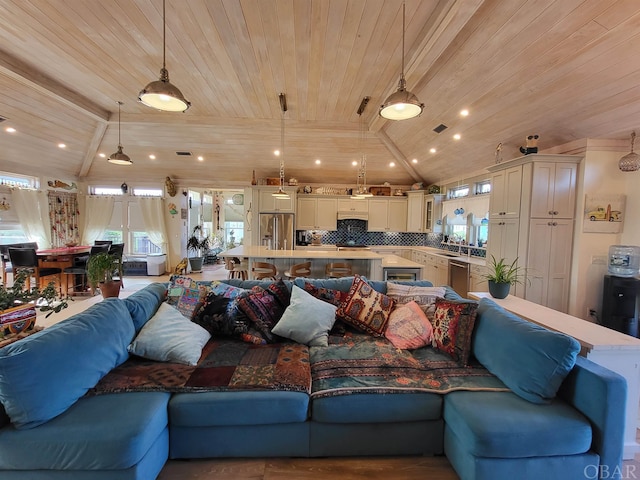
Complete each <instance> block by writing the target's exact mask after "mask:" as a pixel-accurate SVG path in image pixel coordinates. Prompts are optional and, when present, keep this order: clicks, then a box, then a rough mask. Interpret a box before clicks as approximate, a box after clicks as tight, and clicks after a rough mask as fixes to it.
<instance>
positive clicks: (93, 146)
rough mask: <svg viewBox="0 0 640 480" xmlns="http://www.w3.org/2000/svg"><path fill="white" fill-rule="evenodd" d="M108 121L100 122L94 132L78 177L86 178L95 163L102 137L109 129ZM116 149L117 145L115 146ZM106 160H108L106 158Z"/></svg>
mask: <svg viewBox="0 0 640 480" xmlns="http://www.w3.org/2000/svg"><path fill="white" fill-rule="evenodd" d="M107 125H108V124H107V123H106V122H99V123H98V124H97V125H96V129H95V131H94V132H93V137H91V142H90V143H89V146H88V147H87V151H86V152H85V155H84V158H83V159H82V165H81V167H80V172H79V173H78V177H80V178H84V177H86V176H87V175H88V174H89V170H91V165H93V161H94V160H95V158H96V155H97V154H98V148H99V147H100V144H101V143H102V139H103V138H104V134H105V132H106V131H107ZM114 149H115V147H114ZM105 161H106V160H105Z"/></svg>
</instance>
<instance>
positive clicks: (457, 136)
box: [453, 133, 462, 140]
mask: <svg viewBox="0 0 640 480" xmlns="http://www.w3.org/2000/svg"><path fill="white" fill-rule="evenodd" d="M461 138H462V135H460V134H459V133H456V134H455V135H454V136H453V139H454V140H460V139H461Z"/></svg>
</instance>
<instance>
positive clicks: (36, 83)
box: [0, 50, 110, 122]
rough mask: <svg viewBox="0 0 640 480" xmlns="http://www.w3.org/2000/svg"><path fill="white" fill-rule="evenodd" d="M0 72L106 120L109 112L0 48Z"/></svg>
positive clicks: (91, 115) (90, 114)
mask: <svg viewBox="0 0 640 480" xmlns="http://www.w3.org/2000/svg"><path fill="white" fill-rule="evenodd" d="M0 73H1V74H4V75H6V76H7V77H10V78H12V79H14V80H15V81H17V82H19V83H21V84H22V85H25V86H27V87H29V88H32V89H34V90H37V91H38V92H39V93H42V94H44V95H47V96H49V97H51V98H55V99H56V100H58V101H60V102H62V103H64V104H65V105H67V106H69V107H71V108H73V109H75V110H78V111H80V112H83V113H85V114H87V115H88V116H89V117H91V118H92V119H94V120H97V121H99V122H106V121H107V120H108V119H109V115H110V112H109V111H108V110H105V109H103V108H101V107H100V106H98V105H96V104H95V103H93V102H91V101H90V100H88V99H86V98H85V97H82V96H81V95H78V94H77V93H76V92H73V91H71V90H69V89H68V88H67V87H65V86H64V85H62V84H60V83H59V82H57V81H55V80H53V79H52V78H49V77H47V76H46V75H44V74H42V73H41V72H39V71H38V70H36V69H34V68H33V67H31V66H29V65H27V64H26V63H24V62H22V61H20V60H18V59H17V58H15V57H12V56H11V55H8V54H7V53H5V52H3V51H1V50H0Z"/></svg>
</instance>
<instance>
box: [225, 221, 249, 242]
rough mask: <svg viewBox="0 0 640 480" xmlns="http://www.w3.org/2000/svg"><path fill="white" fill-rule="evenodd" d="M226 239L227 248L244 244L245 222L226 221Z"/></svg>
mask: <svg viewBox="0 0 640 480" xmlns="http://www.w3.org/2000/svg"><path fill="white" fill-rule="evenodd" d="M224 240H225V243H226V245H227V248H233V247H237V246H238V245H242V243H243V241H244V222H224Z"/></svg>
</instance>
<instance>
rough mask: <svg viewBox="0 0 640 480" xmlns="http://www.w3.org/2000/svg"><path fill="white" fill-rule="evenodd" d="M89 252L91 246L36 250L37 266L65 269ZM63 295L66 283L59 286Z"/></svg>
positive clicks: (65, 293) (65, 292)
mask: <svg viewBox="0 0 640 480" xmlns="http://www.w3.org/2000/svg"><path fill="white" fill-rule="evenodd" d="M90 252H91V245H79V246H75V247H56V248H43V249H40V250H36V255H37V256H38V266H39V267H40V268H59V269H61V270H64V269H65V268H68V267H72V266H73V261H74V259H75V258H76V257H80V256H83V255H88V254H89V253H90ZM60 288H61V291H62V293H63V295H67V290H68V288H67V282H66V281H65V282H62V285H60Z"/></svg>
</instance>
